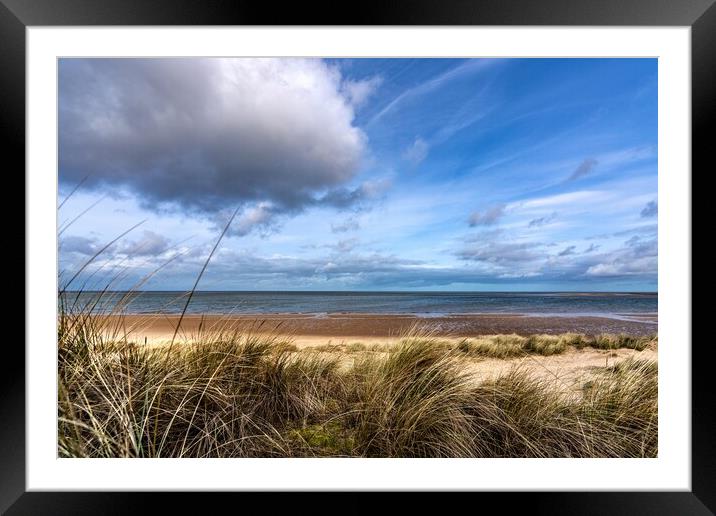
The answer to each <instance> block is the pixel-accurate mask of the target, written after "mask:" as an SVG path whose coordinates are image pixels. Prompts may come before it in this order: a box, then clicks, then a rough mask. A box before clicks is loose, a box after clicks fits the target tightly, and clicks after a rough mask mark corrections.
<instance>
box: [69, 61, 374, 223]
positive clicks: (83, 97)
mask: <svg viewBox="0 0 716 516" xmlns="http://www.w3.org/2000/svg"><path fill="white" fill-rule="evenodd" d="M59 73H60V76H59V79H60V80H59V95H60V97H59V98H60V111H59V124H60V126H59V128H60V131H59V134H60V139H59V144H60V148H59V170H60V182H61V184H64V185H74V184H77V183H78V182H80V181H81V180H82V179H83V178H85V177H87V180H86V181H85V182H84V183H83V188H100V187H101V188H109V189H112V190H115V191H129V192H130V193H132V194H134V195H136V196H137V197H138V199H139V200H140V202H141V204H142V205H143V207H145V208H149V209H154V210H165V209H178V210H181V211H183V212H192V213H197V214H200V215H205V216H210V217H212V216H214V215H215V214H216V213H217V212H219V211H220V210H226V209H231V208H235V207H237V206H241V207H243V209H244V211H245V214H246V217H244V218H241V217H240V218H239V220H243V221H244V225H243V226H242V227H240V228H237V231H236V233H238V234H244V233H246V232H247V231H248V230H249V229H250V227H249V226H250V222H251V220H250V219H251V217H252V216H253V218H254V219H256V220H257V223H258V224H259V225H260V226H263V227H265V226H266V224H268V222H269V220H268V219H269V218H271V217H275V216H277V215H280V214H285V213H295V212H298V211H301V210H303V209H305V208H306V207H307V206H310V205H316V204H321V203H322V202H324V203H326V204H337V203H335V202H333V201H334V200H335V199H337V198H340V200H341V201H343V200H345V202H359V201H361V198H362V197H364V196H365V195H368V194H370V189H369V188H361V186H360V185H359V184H358V185H356V184H355V183H356V182H355V175H356V173H357V170H358V168H359V166H360V163H361V159H362V156H363V155H364V153H365V149H366V137H365V135H364V133H363V132H362V131H361V130H360V129H358V128H357V127H355V126H354V125H353V118H354V104H353V103H354V102H355V101H353V100H352V98H353V96H351V95H348V94H347V93H346V91H352V90H351V89H350V88H346V87H345V84H344V83H345V82H346V81H344V79H343V78H342V77H341V74H340V72H339V71H338V70H337V69H336V68H332V67H330V66H329V65H327V64H326V63H324V62H322V61H320V60H315V59H204V58H186V59H185V58H181V59H63V60H61V61H60V66H59ZM351 84H352V83H351ZM364 96H365V95H364ZM345 192H351V193H352V196H346V195H345ZM268 207H270V208H268ZM257 214H258V215H257ZM247 217H248V218H247Z"/></svg>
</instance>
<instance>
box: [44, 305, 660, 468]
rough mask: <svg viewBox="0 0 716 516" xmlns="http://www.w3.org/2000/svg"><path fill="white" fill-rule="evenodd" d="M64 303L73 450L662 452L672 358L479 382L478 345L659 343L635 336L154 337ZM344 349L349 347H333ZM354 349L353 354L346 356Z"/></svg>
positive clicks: (64, 424) (185, 453) (492, 348)
mask: <svg viewBox="0 0 716 516" xmlns="http://www.w3.org/2000/svg"><path fill="white" fill-rule="evenodd" d="M98 324H99V323H98V319H97V318H94V317H89V316H87V314H78V315H68V314H63V315H62V316H61V318H60V324H59V335H58V340H59V348H58V359H59V365H58V384H59V399H58V401H59V412H58V426H59V428H58V430H59V441H58V454H59V456H61V457H323V456H332V457H655V456H656V454H657V365H656V362H654V361H643V360H633V359H630V360H625V361H622V362H619V363H618V364H617V365H616V366H612V367H604V368H601V369H600V370H599V371H597V372H596V373H595V374H594V375H593V377H592V379H591V380H590V381H589V382H587V383H585V384H584V385H583V386H582V389H581V390H579V391H573V390H566V391H565V389H560V388H558V387H557V386H555V384H554V382H551V381H548V380H544V379H539V378H536V377H534V376H531V375H530V374H529V373H528V372H527V371H524V370H521V369H519V368H516V369H515V368H513V369H512V370H510V372H509V373H507V374H505V375H503V376H501V377H499V378H497V379H495V380H492V381H489V382H482V383H480V382H476V381H475V380H474V378H472V377H471V376H470V375H469V374H468V372H467V369H466V367H465V364H466V362H467V361H468V360H469V358H470V357H471V356H472V355H478V356H490V357H503V358H508V357H512V356H518V355H520V354H529V353H538V354H543V355H550V354H554V353H561V352H564V351H565V349H567V347H569V346H573V347H577V348H579V347H584V346H592V347H595V348H601V349H614V348H617V347H628V348H633V349H637V350H639V349H644V348H645V347H646V346H648V345H649V344H650V343H651V342H652V340H653V339H643V338H641V339H640V338H631V337H626V336H598V337H595V338H591V339H590V338H587V337H585V336H582V335H576V334H568V335H561V336H546V335H538V336H532V337H520V336H517V335H501V336H491V337H485V338H476V339H466V340H464V341H462V342H460V343H459V344H458V345H450V344H449V343H446V342H445V341H440V340H439V339H435V338H433V337H431V336H429V335H427V336H425V335H416V334H412V335H408V336H406V337H405V338H404V339H403V340H402V342H401V343H400V344H398V345H396V346H395V347H393V348H391V350H390V352H387V353H378V354H376V353H370V350H367V352H366V348H365V347H364V346H353V347H352V348H351V349H346V350H344V351H343V352H340V353H330V352H329V353H326V352H325V351H326V350H314V351H310V350H309V351H306V350H303V351H297V350H296V348H295V346H292V344H291V343H290V342H287V341H285V340H282V339H281V338H279V337H272V336H266V335H259V334H256V335H239V334H236V333H232V332H206V333H205V334H203V335H201V336H200V337H201V338H200V339H199V341H198V343H191V344H187V343H184V342H178V343H175V344H174V346H173V347H172V349H168V348H167V347H147V346H144V345H136V344H134V343H131V342H128V341H127V340H126V339H124V338H123V337H122V335H121V332H115V334H114V335H113V336H112V338H108V337H107V334H108V333H111V332H108V331H107V328H100V327H99V325H98ZM333 351H335V350H333ZM345 353H358V354H356V355H354V361H353V365H352V366H351V367H348V368H346V367H341V365H340V359H341V357H342V356H344V354H345Z"/></svg>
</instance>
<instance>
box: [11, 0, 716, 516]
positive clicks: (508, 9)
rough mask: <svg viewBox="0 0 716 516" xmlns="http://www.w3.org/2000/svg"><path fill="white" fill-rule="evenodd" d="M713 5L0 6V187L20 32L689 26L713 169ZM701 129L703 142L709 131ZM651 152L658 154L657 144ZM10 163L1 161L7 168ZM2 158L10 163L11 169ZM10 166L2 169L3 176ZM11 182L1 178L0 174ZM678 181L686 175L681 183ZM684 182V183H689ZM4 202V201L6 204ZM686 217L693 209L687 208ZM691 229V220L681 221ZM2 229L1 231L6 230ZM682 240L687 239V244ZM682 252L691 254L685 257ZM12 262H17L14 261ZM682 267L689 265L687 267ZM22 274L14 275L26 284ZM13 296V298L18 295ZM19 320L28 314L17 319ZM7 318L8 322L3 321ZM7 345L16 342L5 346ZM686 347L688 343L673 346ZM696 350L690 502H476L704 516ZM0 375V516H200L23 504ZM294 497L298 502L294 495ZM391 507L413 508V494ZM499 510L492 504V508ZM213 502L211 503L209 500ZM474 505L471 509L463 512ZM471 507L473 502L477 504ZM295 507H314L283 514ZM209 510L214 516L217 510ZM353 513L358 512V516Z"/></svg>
mask: <svg viewBox="0 0 716 516" xmlns="http://www.w3.org/2000/svg"><path fill="white" fill-rule="evenodd" d="M714 1H715V0H681V1H673V0H651V1H647V0H591V1H589V0H579V1H577V0H541V1H536V0H483V1H480V0H443V1H441V2H435V1H431V0H413V1H402V2H399V1H382V2H381V1H364V2H361V3H360V4H346V5H342V4H341V3H338V2H333V3H328V2H310V3H304V2H301V3H298V2H296V3H288V2H285V3H282V4H281V5H280V7H279V6H277V5H273V4H270V3H268V2H249V1H245V0H234V1H230V0H204V1H201V0H194V1H190V0H154V1H146V0H145V1H142V0H103V1H101V2H100V1H97V0H94V1H93V0H0V114H1V115H0V127H2V129H3V132H4V135H3V136H4V138H3V140H2V142H3V148H4V152H3V154H4V160H3V164H4V166H7V167H8V168H7V169H6V177H7V176H9V175H10V174H11V173H15V170H18V169H23V170H24V166H25V146H24V143H25V28H26V27H27V26H39V25H49V26H63V25H68V26H83V25H102V26H110V25H206V26H209V25H576V26H588V25H602V26H617V25H619V26H631V25H634V26H690V27H691V44H692V56H691V58H692V61H691V72H692V163H693V167H692V169H693V168H694V167H695V168H698V169H701V170H702V174H705V173H706V172H707V170H706V167H707V161H708V166H709V169H711V170H712V169H713V165H712V164H711V162H712V160H711V159H709V158H710V154H711V149H710V147H712V146H713V144H712V143H711V141H710V138H709V136H708V135H710V134H713V133H714V131H713V129H714V123H713V117H712V115H713V113H714V111H715V110H714V107H716V92H715V91H714V84H716V5H714ZM709 129H711V131H709ZM662 144H663V142H662ZM9 158H10V159H9ZM12 158H14V159H12ZM10 163H13V165H10ZM11 170H12V172H11ZM684 173H685V174H687V173H689V171H684ZM693 175H694V174H693V171H691V177H692V178H693ZM13 195H14V194H13ZM692 206H696V203H695V202H693V201H692ZM692 219H693V220H698V218H694V213H693V210H692ZM6 220H13V219H6ZM692 234H693V232H692ZM692 252H693V251H692ZM23 257H24V254H23ZM692 263H693V261H692ZM27 273H28V272H27V270H26V274H27ZM18 288H19V286H18ZM28 308H30V307H28ZM10 313H11V312H8V316H10V315H9V314H10ZM15 342H17V341H15ZM684 345H691V343H684ZM707 355H708V344H706V345H704V346H701V347H699V346H692V357H693V358H692V403H693V405H692V443H691V444H692V457H691V465H692V477H691V478H692V490H691V491H690V492H636V493H629V492H616V493H603V492H601V493H574V492H572V493H513V492H510V493H501V494H500V493H481V494H480V497H488V498H491V499H493V500H491V501H497V502H498V503H500V506H501V507H502V508H506V509H510V508H513V507H514V506H515V505H522V504H529V511H530V512H531V513H535V512H536V513H549V514H578V513H589V514H612V515H616V514H714V511H716V489H714V486H716V440H714V439H713V435H714V427H713V426H712V425H711V424H710V423H711V422H712V421H714V403H713V400H712V398H711V396H710V394H711V392H713V389H712V387H711V385H712V382H711V381H710V380H711V378H710V376H711V374H712V373H711V371H710V369H711V365H710V364H709V361H708V359H707ZM3 359H4V360H3V362H4V364H5V366H6V367H4V368H3V370H2V372H1V373H0V511H2V512H4V511H7V514H10V515H14V514H47V513H51V514H75V515H81V514H126V513H128V512H131V511H136V510H138V509H141V508H142V507H149V506H148V505H147V504H148V503H149V502H150V500H152V501H158V502H159V503H161V506H162V509H163V511H164V512H178V513H188V512H194V511H195V510H205V509H206V505H205V502H202V501H200V500H198V499H197V498H203V497H204V496H206V494H204V495H199V496H192V497H189V496H188V495H187V494H183V493H118V492H115V493H78V492H73V493H70V492H52V493H49V492H43V493H39V492H25V491H26V489H25V354H24V350H23V349H22V347H20V346H19V345H17V344H14V343H13V344H12V345H11V344H10V343H7V344H6V345H5V349H4V350H3ZM213 496H216V497H218V498H219V500H217V501H218V502H221V501H226V502H229V503H231V500H232V499H233V498H231V499H230V497H236V496H242V497H244V498H258V497H260V498H261V499H262V500H255V499H254V500H249V501H250V502H258V503H261V501H265V499H268V498H269V497H271V498H270V503H271V504H275V503H276V502H280V501H282V500H283V499H284V498H285V497H284V496H283V495H277V494H276V493H273V494H268V495H267V494H247V493H244V494H233V493H221V494H218V493H214V494H213ZM298 496H299V497H303V496H304V495H303V494H299V495H298ZM375 496H377V495H375V494H361V496H358V494H351V495H349V496H348V498H349V501H348V500H343V501H342V502H341V504H342V505H341V508H339V509H336V508H335V506H334V507H330V505H331V504H330V503H328V502H327V501H326V499H325V498H324V499H323V500H324V502H323V503H321V505H324V504H325V508H327V509H328V510H331V512H335V511H336V510H346V511H350V512H365V511H368V510H374V508H375V503H376V502H375V501H374V500H373V498H374V497H375ZM405 498H406V499H405V500H403V502H402V503H403V504H404V506H405V509H408V508H409V507H408V506H409V505H413V504H415V505H419V504H423V503H424V502H423V496H422V494H412V495H410V497H409V499H408V497H405ZM497 498H499V500H496V499H497ZM212 501H213V500H212ZM469 503H474V502H469ZM480 503H482V500H481V502H480ZM293 504H294V510H295V507H301V506H303V507H307V508H308V507H310V509H311V512H314V513H315V512H316V511H320V510H321V507H317V505H316V504H315V503H314V504H311V505H310V506H308V505H304V504H301V503H300V501H299V503H298V504H296V503H295V502H293ZM217 508H218V506H217ZM361 509H362V510H361Z"/></svg>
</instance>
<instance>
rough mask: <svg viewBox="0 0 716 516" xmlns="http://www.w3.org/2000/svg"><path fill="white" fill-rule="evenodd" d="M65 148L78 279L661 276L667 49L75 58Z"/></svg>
mask: <svg viewBox="0 0 716 516" xmlns="http://www.w3.org/2000/svg"><path fill="white" fill-rule="evenodd" d="M59 146H60V147H59V185H60V202H61V201H62V200H63V199H65V198H66V197H67V196H68V195H69V194H70V192H73V193H72V195H70V196H69V199H68V200H67V201H66V202H65V203H64V204H63V205H62V206H61V208H60V209H59V212H58V223H59V224H60V237H59V241H60V269H61V271H63V272H62V274H63V277H64V278H68V277H70V276H72V275H73V274H74V272H75V271H77V270H79V268H80V267H82V265H83V264H84V263H86V262H87V261H88V260H90V258H92V257H93V256H94V255H95V254H96V253H97V252H98V251H99V250H101V249H102V248H103V247H104V246H105V245H106V244H107V243H108V242H110V241H112V240H113V239H114V238H115V237H117V236H118V235H121V234H122V233H123V232H124V231H126V230H127V229H129V228H130V227H132V226H133V225H134V224H137V223H139V222H141V221H144V222H142V224H141V225H140V226H139V227H137V228H136V229H134V230H132V231H131V232H129V233H128V234H127V235H126V236H124V237H122V238H121V239H119V240H118V241H117V242H115V243H114V244H113V245H111V246H110V247H109V248H108V249H107V250H105V251H104V252H102V253H101V254H100V255H99V256H98V257H97V258H95V259H94V260H93V261H92V263H91V265H90V266H88V267H87V268H86V269H85V271H84V272H83V273H82V274H81V275H80V276H79V277H78V278H77V279H76V280H75V283H74V284H73V287H79V286H84V287H86V288H87V287H89V288H92V287H95V288H96V287H99V286H104V285H105V284H108V283H110V282H111V283H112V286H113V287H115V288H128V287H131V286H133V285H136V284H137V283H138V282H141V281H143V278H144V277H145V276H146V275H150V274H152V273H153V271H155V270H156V269H157V268H161V269H160V270H158V271H157V272H156V274H153V275H152V276H151V278H150V279H148V280H147V282H146V283H141V287H142V288H145V289H156V290H183V289H188V288H191V286H192V284H193V280H194V278H195V277H196V274H198V272H199V270H200V269H201V266H202V264H203V260H205V259H206V256H207V255H208V253H209V252H210V250H211V247H212V246H213V243H214V241H215V240H216V238H217V237H218V235H219V233H220V232H221V228H222V227H223V225H224V224H225V223H226V221H228V219H229V216H230V214H231V213H232V212H233V211H234V210H236V209H238V212H237V215H236V218H235V219H234V222H233V224H232V225H231V227H230V228H229V231H228V233H227V236H226V237H225V239H224V240H223V241H222V243H221V246H220V248H219V250H218V251H217V253H216V255H215V256H214V258H213V260H212V262H211V264H210V266H209V268H208V270H207V272H206V274H205V276H204V277H203V279H202V282H201V284H200V289H204V290H428V291H435V290H504V291H508V290H509V291H529V290H533V291H534V290H537V291H544V290H559V291H598V290H602V291H603V290H625V291H655V290H656V289H657V212H658V205H657V61H656V60H655V59H331V60H319V59H310V60H303V59H264V60H249V59H71V60H68V59H64V60H61V61H60V66H59ZM78 185H79V186H78ZM78 216H79V217H78Z"/></svg>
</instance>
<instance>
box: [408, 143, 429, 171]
mask: <svg viewBox="0 0 716 516" xmlns="http://www.w3.org/2000/svg"><path fill="white" fill-rule="evenodd" d="M429 150H430V145H428V142H426V141H425V140H423V139H422V138H420V137H418V138H416V139H415V141H414V142H413V144H412V145H411V146H410V147H408V148H407V149H405V151H403V159H405V160H407V161H410V162H411V163H413V164H414V165H418V164H419V163H421V162H422V161H423V160H425V158H427V157H428V151H429Z"/></svg>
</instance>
